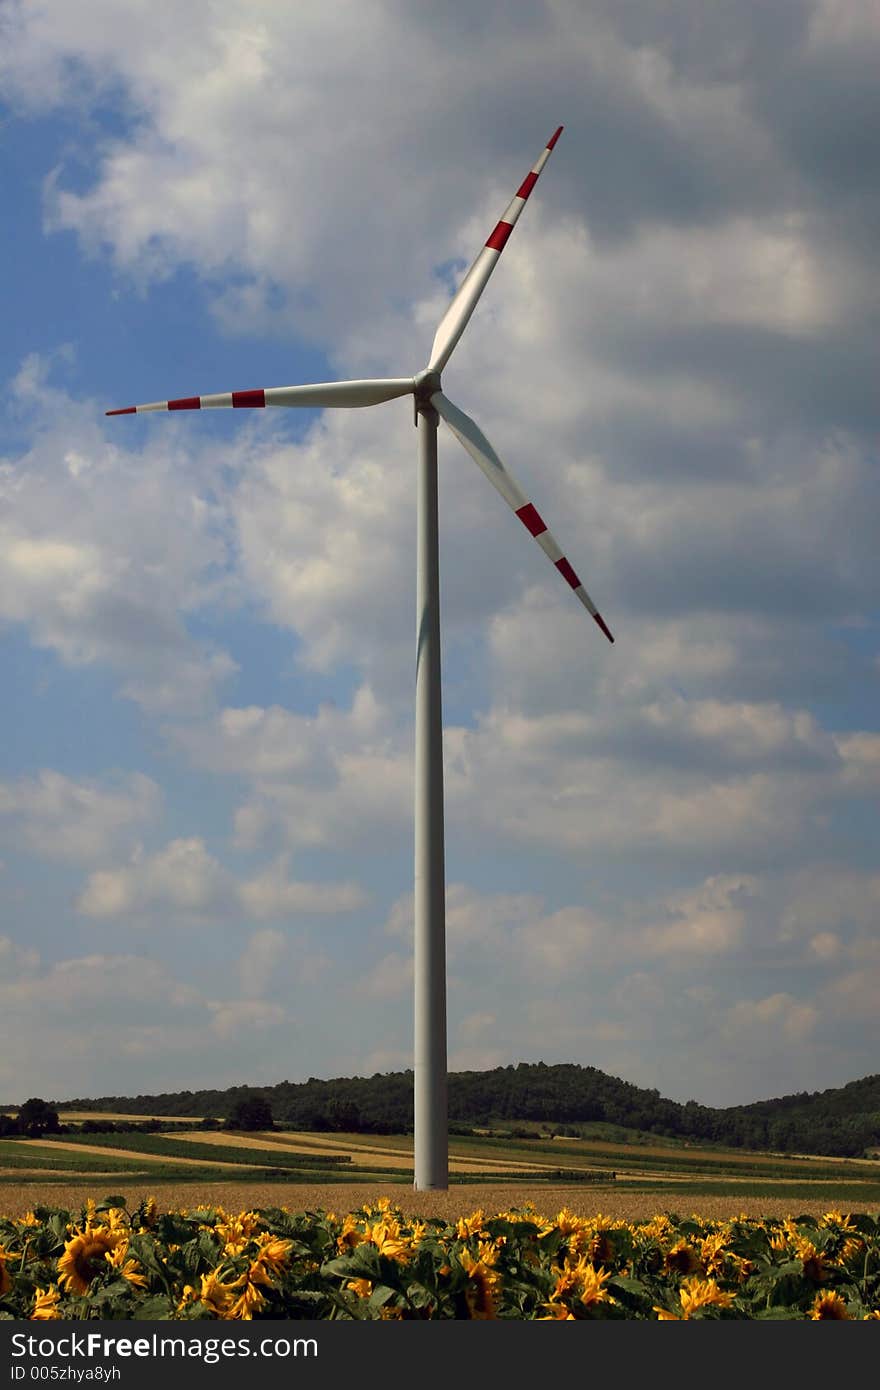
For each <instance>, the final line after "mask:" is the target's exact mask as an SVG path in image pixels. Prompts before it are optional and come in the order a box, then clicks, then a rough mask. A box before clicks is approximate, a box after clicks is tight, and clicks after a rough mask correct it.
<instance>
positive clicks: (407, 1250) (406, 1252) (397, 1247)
mask: <svg viewBox="0 0 880 1390" xmlns="http://www.w3.org/2000/svg"><path fill="white" fill-rule="evenodd" d="M364 1239H365V1240H369V1241H371V1242H372V1244H373V1245H375V1246H376V1248H377V1249H378V1251H379V1254H380V1255H388V1256H389V1258H390V1259H392V1260H397V1261H398V1262H399V1263H400V1264H405V1263H406V1261H407V1260H409V1259H410V1258H411V1257H412V1254H413V1242H412V1239H411V1238H410V1237H409V1236H406V1235H404V1234H403V1233H402V1231H401V1228H400V1222H399V1221H397V1220H395V1219H394V1218H393V1217H386V1218H385V1220H384V1221H377V1222H376V1223H375V1225H373V1226H370V1227H368V1228H367V1233H366V1235H365V1236H364Z"/></svg>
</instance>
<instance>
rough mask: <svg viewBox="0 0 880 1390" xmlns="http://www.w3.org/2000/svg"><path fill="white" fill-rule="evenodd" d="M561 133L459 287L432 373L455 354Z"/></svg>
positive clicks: (439, 338) (438, 341) (442, 327)
mask: <svg viewBox="0 0 880 1390" xmlns="http://www.w3.org/2000/svg"><path fill="white" fill-rule="evenodd" d="M562 130H563V127H562V126H560V127H559V129H558V130H557V131H556V133H555V134H554V135H551V137H550V139H549V140H548V141H547V144H546V146H545V147H544V149H543V150H542V151H541V155H540V158H539V159H538V161H537V163H536V164H533V165H532V168H531V170H530V171H529V173H528V174H526V176H525V178H524V179H523V181H522V183H521V184H520V186H519V188H518V189H517V191H516V194H515V195H514V197H513V199H512V201H511V202H510V203H509V205H508V207H507V209H506V211H505V212H504V213H503V214H502V216H501V220H500V222H498V223H497V224H496V226H495V230H494V231H493V233H492V235H491V236H490V237H489V240H488V241H487V242H486V245H485V246H484V247H483V249H482V251H481V252H480V253H479V255H478V256H477V259H476V260H475V261H474V263H473V265H472V266H471V268H470V270H469V271H468V273H467V275H466V276H465V277H464V279H463V280H462V282H461V284H460V285H459V287H458V290H457V291H456V293H455V295H454V297H453V299H452V300H451V302H450V304H449V307H448V308H447V310H446V313H445V314H444V315H443V317H442V319H441V320H440V325H439V327H438V329H437V332H436V334H435V335H434V345H433V347H432V348H431V360H430V362H429V363H428V371H429V372H442V371H443V368H444V367H445V366H446V363H447V362H448V361H449V359H450V357H451V356H452V351H453V349H454V347H455V345H456V343H457V342H458V340H459V338H460V337H461V335H462V333H463V332H464V330H465V328H466V327H467V322H468V319H469V318H470V316H471V314H472V313H473V312H474V309H475V308H476V304H477V300H478V299H479V297H480V295H481V294H482V293H483V290H484V289H485V288H486V282H487V281H488V279H489V276H490V275H491V274H492V271H493V270H494V269H495V266H496V263H497V261H498V257H499V256H500V255H501V252H502V251H503V250H504V247H505V245H506V243H507V238H508V237H509V236H510V233H511V232H512V231H513V229H514V227H515V226H516V222H517V218H518V217H519V215H520V213H521V212H522V210H523V208H524V207H525V205H526V199H527V198H528V196H529V194H530V193H531V191H532V189H533V188H534V186H535V184H536V183H537V182H538V175H539V174H540V172H541V170H542V169H543V167H544V165H545V164H546V163H547V160H548V159H549V158H550V151H551V150H552V149H553V146H554V145H555V144H556V141H557V140H558V139H559V137H560V135H561V134H562Z"/></svg>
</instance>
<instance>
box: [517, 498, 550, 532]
mask: <svg viewBox="0 0 880 1390" xmlns="http://www.w3.org/2000/svg"><path fill="white" fill-rule="evenodd" d="M517 516H518V517H519V519H520V521H521V522H522V524H523V526H525V527H526V529H527V530H528V531H529V532H530V534H531V535H533V536H540V535H542V534H543V532H544V531H546V530H547V527H546V525H545V524H544V522H543V520H542V519H541V516H540V513H539V512H538V510H537V508H535V507H533V506H532V504H531V502H527V503H526V505H525V506H524V507H520V509H519V511H518V512H517Z"/></svg>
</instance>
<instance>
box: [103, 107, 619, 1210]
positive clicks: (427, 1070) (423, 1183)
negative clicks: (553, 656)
mask: <svg viewBox="0 0 880 1390" xmlns="http://www.w3.org/2000/svg"><path fill="white" fill-rule="evenodd" d="M562 129H563V128H562V126H560V127H559V129H558V130H557V131H556V132H555V133H554V135H552V136H551V138H550V139H549V140H548V141H547V144H546V146H545V148H544V149H543V150H542V151H541V154H540V157H539V158H538V160H537V162H536V163H535V164H534V165H533V166H532V168H531V170H530V171H529V173H528V174H526V177H525V178H524V179H523V182H522V183H521V184H520V186H519V188H518V189H517V191H516V193H515V195H514V197H513V198H512V200H511V202H510V203H509V205H508V207H507V208H506V210H505V211H504V213H503V214H502V216H501V219H500V221H499V222H498V223H497V224H496V226H495V229H494V231H493V232H492V234H491V236H490V237H489V238H488V240H487V241H486V244H485V246H483V248H482V250H481V251H480V252H479V254H478V256H477V258H476V260H475V261H474V263H473V265H472V266H471V268H470V270H469V271H468V273H467V275H466V276H465V277H464V279H463V280H462V282H461V284H460V286H459V288H458V290H457V291H456V293H455V295H454V296H453V298H452V300H451V301H450V303H449V306H448V308H447V310H446V312H445V314H444V315H443V317H442V319H441V320H440V324H439V327H438V328H437V332H436V334H435V336H434V343H433V346H432V348H431V356H430V359H429V361H428V365H427V366H426V367H425V368H424V369H423V370H422V371H421V372H419V373H418V374H417V375H416V376H414V377H393V378H387V379H381V380H369V381H329V382H319V383H317V384H315V385H310V386H274V387H268V388H265V389H258V390H252V391H227V392H224V393H222V394H220V395H213V396H183V397H180V398H178V399H177V400H173V401H154V402H152V403H151V404H149V405H130V406H127V407H125V409H123V410H108V411H107V412H106V413H107V414H108V415H139V414H141V413H144V412H147V411H151V410H208V409H212V408H214V407H215V406H231V407H232V408H233V409H236V410H240V409H242V408H252V407H257V408H262V407H265V406H306V407H315V406H318V407H326V406H333V407H354V406H367V405H380V404H381V403H382V402H383V401H391V400H394V399H395V398H396V397H398V396H412V397H413V398H414V407H415V416H416V423H417V426H418V440H419V468H418V494H417V523H416V524H417V532H418V535H417V550H416V568H417V580H416V636H417V648H416V716H415V1049H414V1054H415V1057H414V1060H415V1078H414V1079H415V1135H414V1141H415V1188H416V1190H429V1189H441V1190H442V1189H445V1188H446V1187H447V1186H448V1155H449V1141H448V1128H447V1126H448V1118H447V1116H448V1109H447V1090H446V1079H447V1076H446V905H445V884H444V854H443V742H442V737H443V735H442V717H441V695H440V578H439V556H438V534H437V427H438V423H439V418H440V417H442V418H443V419H444V420H445V421H446V424H447V425H448V426H449V428H450V429H451V431H452V433H453V434H454V435H455V437H456V438H457V439H458V441H459V443H460V444H462V445H463V446H464V448H465V449H466V450H467V452H468V453H469V454H470V456H471V458H472V459H473V460H474V462H475V463H476V464H477V466H478V467H479V468H481V469H482V471H483V472H484V473H485V475H486V477H487V478H488V479H489V482H490V483H492V485H493V487H495V488H497V490H498V491H499V492H500V493H501V496H502V497H503V498H504V500H505V502H506V503H507V504H508V506H509V507H511V508H512V510H513V511H514V512H515V513H516V515H517V516H518V517H519V519H520V521H521V522H522V523H523V525H524V526H525V528H526V530H527V531H528V532H529V534H530V535H531V536H533V537H534V538H535V540H536V541H537V542H538V545H539V546H540V547H541V549H542V550H543V551H544V553H545V554H546V555H547V556H548V557H549V559H550V560H551V561H552V563H553V564H554V565H555V566H556V568H557V569H558V570H559V573H560V574H561V575H562V577H563V579H564V580H565V581H566V583H567V584H569V585H570V586H571V588H572V589H573V590H574V592H575V595H576V596H577V598H579V599H580V601H581V603H582V604H583V605H584V607H585V608H586V609H587V612H588V613H590V614H591V615H592V617H593V618H594V619H595V621H596V623H597V624H598V625H599V627H600V628H601V629H602V631H603V633H604V634H605V636H606V637H607V638H608V640H609V642H613V641H614V638H613V637H612V635H611V633H610V631H609V630H608V628H607V627H606V625H605V623H604V621H603V619H602V617H601V615H600V613H599V612H598V610H597V608H596V606H595V604H594V603H593V601H592V599H591V598H590V596H589V594H588V593H587V591H586V589H585V588H584V586H583V584H582V583H581V581H580V580H579V578H578V576H577V575H576V574H575V572H574V570H573V569H572V567H571V565H570V564H569V562H568V560H567V559H566V557H565V555H564V554H563V553H562V550H561V549H560V547H559V545H558V544H557V542H556V540H555V539H554V537H553V535H552V534H551V533H550V531H549V530H548V529H547V526H546V525H545V523H544V521H543V519H542V517H541V515H540V513H539V512H538V510H537V509H536V507H535V506H534V505H533V504H532V503H531V502H530V501H529V500H528V498H527V497H526V495H525V493H524V492H523V490H522V488H521V487H520V486H519V484H518V483H517V482H516V481H515V479H514V478H513V477H512V476H511V474H510V473H509V472H508V470H507V469H506V468H505V466H504V464H503V463H502V462H501V460H500V458H499V457H498V455H497V454H496V453H495V450H494V449H493V448H492V445H491V444H490V443H489V441H488V439H487V438H486V436H485V435H484V434H483V432H482V430H481V429H480V428H479V427H478V426H477V425H476V424H475V423H474V421H473V420H472V419H471V418H470V416H469V415H465V413H464V411H463V410H459V408H458V406H456V405H453V403H452V401H450V400H449V399H448V398H447V397H446V396H445V395H444V394H443V392H442V391H441V389H440V374H441V372H442V371H443V369H444V367H445V366H446V364H447V362H448V361H449V359H450V357H451V356H452V353H453V350H454V348H455V346H456V344H457V342H458V340H459V338H460V337H461V335H462V333H463V332H464V330H465V328H466V326H467V323H468V320H469V319H470V316H471V314H472V313H473V311H474V309H475V308H476V305H477V301H478V299H479V298H480V295H481V294H482V293H483V290H484V289H485V288H486V284H487V282H488V279H489V276H490V275H491V274H492V271H493V270H494V269H495V266H496V264H497V262H498V258H499V256H500V255H501V252H502V251H503V250H504V247H505V245H506V244H507V239H508V237H509V236H510V233H511V232H512V231H513V228H514V227H515V225H516V222H517V219H518V218H519V216H520V213H521V212H522V210H523V208H524V207H525V205H526V200H527V199H528V197H529V195H530V193H531V192H532V189H533V188H534V186H535V184H536V183H537V181H538V176H539V174H540V173H541V170H542V169H543V168H544V165H545V164H546V163H547V160H548V159H549V158H550V152H551V150H552V149H553V147H554V145H555V144H556V141H557V140H558V139H559V136H560V135H561V133H562Z"/></svg>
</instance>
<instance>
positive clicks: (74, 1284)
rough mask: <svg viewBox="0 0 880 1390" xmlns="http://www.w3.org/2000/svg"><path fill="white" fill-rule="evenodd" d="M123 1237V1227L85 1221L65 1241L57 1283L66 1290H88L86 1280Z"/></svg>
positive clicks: (93, 1273) (88, 1282) (74, 1291)
mask: <svg viewBox="0 0 880 1390" xmlns="http://www.w3.org/2000/svg"><path fill="white" fill-rule="evenodd" d="M125 1239H126V1237H125V1234H124V1232H123V1231H111V1230H110V1228H109V1226H91V1225H89V1224H87V1225H86V1226H85V1227H84V1228H83V1229H82V1230H81V1231H77V1233H76V1234H75V1235H74V1236H72V1237H71V1239H70V1240H68V1241H67V1242H66V1243H65V1246H64V1254H63V1255H62V1256H61V1258H60V1259H59V1261H58V1274H59V1279H58V1283H59V1284H60V1285H61V1287H62V1288H63V1289H65V1290H66V1292H67V1293H74V1294H84V1293H88V1291H89V1284H90V1283H91V1282H92V1280H93V1279H94V1277H95V1275H96V1274H98V1273H99V1272H100V1270H101V1269H102V1268H103V1266H104V1256H105V1255H106V1254H107V1252H108V1251H111V1250H115V1249H116V1246H117V1245H119V1243H120V1241H124V1240H125ZM126 1244H127V1241H126Z"/></svg>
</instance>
